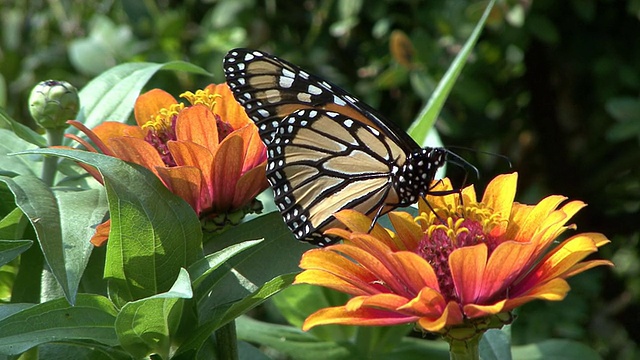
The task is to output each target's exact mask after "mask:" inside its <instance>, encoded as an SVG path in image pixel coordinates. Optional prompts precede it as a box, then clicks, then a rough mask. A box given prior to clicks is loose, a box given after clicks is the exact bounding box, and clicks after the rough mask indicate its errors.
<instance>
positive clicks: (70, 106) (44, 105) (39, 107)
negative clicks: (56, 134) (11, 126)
mask: <svg viewBox="0 0 640 360" xmlns="http://www.w3.org/2000/svg"><path fill="white" fill-rule="evenodd" d="M79 104H80V98H78V90H76V88H75V87H74V86H73V85H71V84H69V83H68V82H66V81H56V80H47V81H43V82H41V83H39V84H38V85H36V87H34V88H33V90H31V95H29V112H31V117H33V119H34V120H35V121H36V122H37V123H38V125H40V126H42V127H43V128H45V129H55V128H65V127H67V123H66V121H67V120H70V119H73V118H75V116H76V114H77V113H78V108H79Z"/></svg>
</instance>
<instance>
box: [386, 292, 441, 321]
mask: <svg viewBox="0 0 640 360" xmlns="http://www.w3.org/2000/svg"><path fill="white" fill-rule="evenodd" d="M446 305H447V304H446V302H445V299H444V297H443V296H442V294H440V293H439V292H438V291H436V290H434V289H430V288H424V289H422V290H421V291H420V292H419V293H418V295H417V296H416V297H415V298H413V299H411V300H410V301H409V302H408V303H407V304H406V305H404V306H401V307H399V308H398V310H402V311H404V312H408V311H410V312H411V313H412V314H415V315H417V316H420V317H432V318H433V317H439V316H440V315H442V312H443V311H444V310H445V308H446Z"/></svg>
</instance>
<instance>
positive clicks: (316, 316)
mask: <svg viewBox="0 0 640 360" xmlns="http://www.w3.org/2000/svg"><path fill="white" fill-rule="evenodd" d="M416 320H418V318H417V317H415V316H406V315H403V314H400V313H397V312H393V311H386V310H379V309H372V308H360V309H358V310H355V311H349V310H347V309H345V307H344V306H338V307H331V308H325V309H321V310H318V311H316V312H315V313H313V314H311V315H309V317H308V318H307V319H306V320H305V321H304V324H302V330H304V331H307V330H309V329H311V328H312V327H314V326H318V325H329V324H340V325H362V326H371V325H375V326H386V325H399V324H409V323H412V322H415V321H416Z"/></svg>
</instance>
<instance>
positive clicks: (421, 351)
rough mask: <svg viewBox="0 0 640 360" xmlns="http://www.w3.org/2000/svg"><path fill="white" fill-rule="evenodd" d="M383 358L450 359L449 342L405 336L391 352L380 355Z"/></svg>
mask: <svg viewBox="0 0 640 360" xmlns="http://www.w3.org/2000/svg"><path fill="white" fill-rule="evenodd" d="M380 359H381V360H395V359H402V360H423V359H430V360H448V359H449V344H447V343H446V342H445V341H441V340H439V341H433V340H427V339H416V338H412V337H404V338H402V340H401V341H399V342H398V344H397V345H396V346H395V347H394V348H393V349H392V350H391V351H389V352H387V353H385V354H384V355H383V356H381V357H380Z"/></svg>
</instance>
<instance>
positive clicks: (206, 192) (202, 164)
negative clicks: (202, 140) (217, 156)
mask: <svg viewBox="0 0 640 360" xmlns="http://www.w3.org/2000/svg"><path fill="white" fill-rule="evenodd" d="M167 146H168V147H169V151H170V152H171V156H173V160H175V162H176V164H177V165H178V166H192V167H195V168H198V169H200V172H201V174H202V180H204V183H203V184H202V186H203V191H202V192H201V193H202V194H203V196H206V199H208V201H211V202H212V201H213V199H214V193H213V154H212V153H211V151H210V150H209V149H207V148H205V147H204V146H201V145H198V144H195V143H192V142H188V141H169V142H168V143H167Z"/></svg>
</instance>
